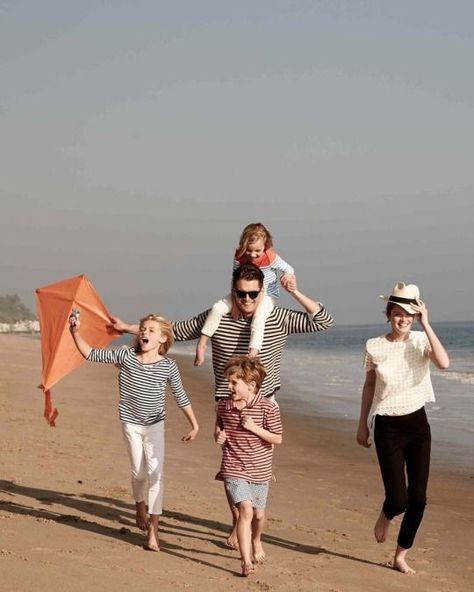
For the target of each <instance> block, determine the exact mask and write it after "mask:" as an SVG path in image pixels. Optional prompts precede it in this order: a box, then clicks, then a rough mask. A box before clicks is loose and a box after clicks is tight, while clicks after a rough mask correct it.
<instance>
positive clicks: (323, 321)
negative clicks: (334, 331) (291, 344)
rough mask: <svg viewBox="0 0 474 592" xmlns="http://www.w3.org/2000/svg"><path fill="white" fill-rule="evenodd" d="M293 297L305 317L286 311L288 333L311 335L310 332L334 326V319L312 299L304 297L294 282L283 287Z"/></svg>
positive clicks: (295, 312)
mask: <svg viewBox="0 0 474 592" xmlns="http://www.w3.org/2000/svg"><path fill="white" fill-rule="evenodd" d="M283 287H284V288H285V290H286V291H287V292H288V293H289V294H291V296H293V298H294V299H295V300H296V301H297V302H298V304H299V305H300V306H301V307H302V308H304V310H305V312H306V313H307V315H308V316H309V317H310V318H308V316H306V315H302V313H299V312H297V311H287V312H288V313H289V318H288V333H311V332H312V331H325V330H326V329H329V327H331V325H333V324H334V319H333V318H332V316H331V315H330V314H329V313H328V311H327V310H326V309H325V308H324V307H323V306H321V304H320V303H319V302H316V301H315V300H313V299H312V298H309V297H308V296H305V295H304V294H303V293H302V292H300V291H299V290H298V285H297V283H296V280H295V281H294V282H289V283H288V284H286V285H284V286H283Z"/></svg>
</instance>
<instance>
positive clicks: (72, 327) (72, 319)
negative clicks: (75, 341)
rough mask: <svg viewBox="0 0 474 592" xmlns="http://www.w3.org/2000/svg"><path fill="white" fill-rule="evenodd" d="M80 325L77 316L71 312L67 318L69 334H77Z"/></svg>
mask: <svg viewBox="0 0 474 592" xmlns="http://www.w3.org/2000/svg"><path fill="white" fill-rule="evenodd" d="M80 325H81V321H80V320H79V317H78V316H77V314H75V313H74V311H73V312H71V314H70V316H69V331H71V333H77V331H78V330H79V327H80Z"/></svg>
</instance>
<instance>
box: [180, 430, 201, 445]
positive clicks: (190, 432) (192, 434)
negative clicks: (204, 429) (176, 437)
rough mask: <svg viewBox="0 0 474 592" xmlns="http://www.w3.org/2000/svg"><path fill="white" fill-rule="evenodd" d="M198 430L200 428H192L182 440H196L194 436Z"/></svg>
mask: <svg viewBox="0 0 474 592" xmlns="http://www.w3.org/2000/svg"><path fill="white" fill-rule="evenodd" d="M198 432H199V428H194V429H192V430H190V431H189V432H188V433H187V434H185V435H184V436H183V437H182V438H181V442H192V441H193V440H194V438H195V437H196V436H197V435H198Z"/></svg>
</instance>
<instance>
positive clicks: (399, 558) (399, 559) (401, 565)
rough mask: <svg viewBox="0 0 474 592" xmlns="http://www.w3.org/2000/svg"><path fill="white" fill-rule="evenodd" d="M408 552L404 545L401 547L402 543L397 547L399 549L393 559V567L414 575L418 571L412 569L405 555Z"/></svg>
mask: <svg viewBox="0 0 474 592" xmlns="http://www.w3.org/2000/svg"><path fill="white" fill-rule="evenodd" d="M407 553H408V549H404V548H403V547H400V545H399V546H398V547H397V550H396V551H395V557H394V559H393V569H396V570H397V571H400V572H402V573H404V574H408V575H412V574H415V573H416V571H415V570H414V569H412V568H411V567H410V566H409V565H408V563H407V562H406V560H405V557H406V554H407Z"/></svg>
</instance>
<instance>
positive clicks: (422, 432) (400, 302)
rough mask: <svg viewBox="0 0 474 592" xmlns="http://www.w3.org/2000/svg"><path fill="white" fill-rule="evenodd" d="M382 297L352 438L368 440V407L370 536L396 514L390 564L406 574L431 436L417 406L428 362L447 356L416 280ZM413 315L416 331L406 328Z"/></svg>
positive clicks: (424, 394)
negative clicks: (374, 465) (379, 498)
mask: <svg viewBox="0 0 474 592" xmlns="http://www.w3.org/2000/svg"><path fill="white" fill-rule="evenodd" d="M383 298H384V299H385V300H388V302H387V308H386V316H387V320H388V322H389V323H390V326H391V330H390V332H389V333H387V334H386V335H382V336H381V337H375V338H373V339H369V340H368V341H367V344H366V350H365V358H364V367H365V369H366V371H367V374H366V379H365V383H364V388H363V390H362V402H361V410H360V419H359V428H358V430H357V442H358V444H359V445H361V446H364V447H366V448H369V446H370V443H369V427H368V418H369V413H370V411H371V410H372V415H373V416H374V417H375V422H374V442H375V447H376V450H377V458H378V461H379V465H380V471H381V474H382V480H383V483H384V488H385V500H384V504H383V507H382V510H381V512H380V516H379V517H378V519H377V522H376V524H375V528H374V534H375V539H376V540H377V542H379V543H383V542H384V541H385V539H386V537H387V532H388V528H389V526H390V522H391V520H392V518H394V516H397V515H398V514H402V513H404V516H403V520H402V523H401V526H400V532H399V535H398V540H397V549H396V551H395V558H394V561H393V568H394V569H397V570H399V571H401V572H403V573H407V574H412V573H415V571H414V570H413V569H412V568H411V567H409V565H408V564H407V562H406V554H407V552H408V550H409V549H410V548H411V547H412V545H413V541H414V539H415V535H416V532H417V530H418V527H419V526H420V523H421V520H422V518H423V512H424V509H425V505H426V489H427V484H428V475H429V465H430V450H431V434H430V426H429V424H428V421H427V418H426V413H425V407H424V405H425V403H426V402H430V401H434V394H433V388H432V386H431V378H430V369H429V366H430V361H432V362H433V363H434V364H435V365H436V366H437V367H438V368H440V369H446V368H448V366H449V357H448V354H447V352H446V350H445V349H444V347H443V345H442V344H441V342H440V340H439V339H438V337H437V336H436V334H435V332H434V331H433V328H432V327H431V325H430V323H429V320H428V309H427V308H426V305H425V304H424V303H423V302H422V301H421V300H420V293H419V289H418V287H417V286H415V285H414V284H410V285H405V284H404V283H403V282H399V283H397V284H396V285H395V288H394V289H393V293H392V295H391V296H390V297H388V298H386V297H383ZM415 319H416V320H417V321H418V322H419V323H420V325H421V327H422V329H423V331H412V327H413V323H414V321H415ZM405 471H406V476H407V479H406V477H405ZM406 481H408V483H407V482H406Z"/></svg>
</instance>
